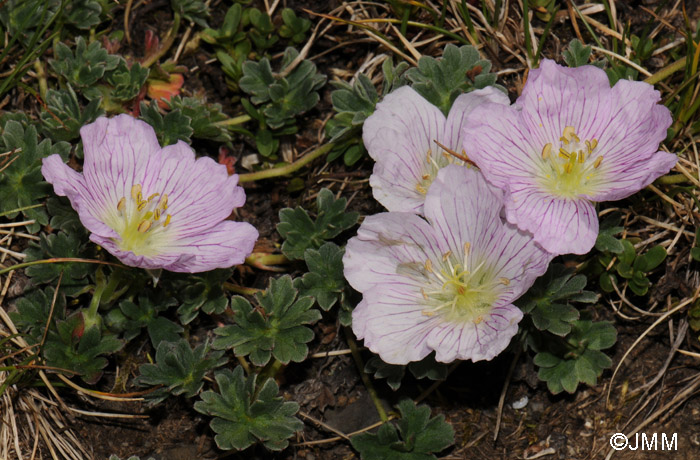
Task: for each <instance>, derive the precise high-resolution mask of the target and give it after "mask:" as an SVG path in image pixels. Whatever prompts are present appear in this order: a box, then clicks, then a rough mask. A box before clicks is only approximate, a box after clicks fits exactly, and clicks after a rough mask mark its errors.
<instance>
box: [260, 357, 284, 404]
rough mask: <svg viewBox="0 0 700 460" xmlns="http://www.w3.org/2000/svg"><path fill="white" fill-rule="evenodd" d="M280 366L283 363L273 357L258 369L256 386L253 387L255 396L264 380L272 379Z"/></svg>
mask: <svg viewBox="0 0 700 460" xmlns="http://www.w3.org/2000/svg"><path fill="white" fill-rule="evenodd" d="M282 366H284V364H282V363H281V362H280V361H279V360H278V359H273V360H272V361H270V362H269V363H267V366H265V367H264V368H263V369H262V370H261V371H260V373H259V374H258V378H257V382H256V387H257V388H256V389H255V398H257V397H258V393H259V392H260V390H261V389H262V387H263V385H265V382H267V379H270V378H272V379H274V378H275V375H277V372H279V370H280V369H282Z"/></svg>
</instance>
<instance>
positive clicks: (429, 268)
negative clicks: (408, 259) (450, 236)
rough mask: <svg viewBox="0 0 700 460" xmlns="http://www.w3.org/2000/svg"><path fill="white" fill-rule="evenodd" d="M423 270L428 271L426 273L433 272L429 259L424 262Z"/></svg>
mask: <svg viewBox="0 0 700 460" xmlns="http://www.w3.org/2000/svg"><path fill="white" fill-rule="evenodd" d="M425 270H426V271H428V272H432V271H433V263H432V262H431V261H430V259H427V260H426V261H425Z"/></svg>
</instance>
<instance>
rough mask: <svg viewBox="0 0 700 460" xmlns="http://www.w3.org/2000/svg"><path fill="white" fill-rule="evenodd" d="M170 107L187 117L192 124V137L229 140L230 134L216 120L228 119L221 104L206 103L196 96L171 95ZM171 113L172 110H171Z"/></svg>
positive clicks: (217, 140)
mask: <svg viewBox="0 0 700 460" xmlns="http://www.w3.org/2000/svg"><path fill="white" fill-rule="evenodd" d="M168 105H169V106H170V109H171V110H173V111H175V110H178V111H180V112H181V113H182V115H184V116H185V117H188V118H189V119H190V120H191V122H190V126H192V137H196V138H198V139H210V140H212V141H216V142H229V141H230V140H231V134H230V133H229V132H228V130H226V128H224V127H222V126H221V125H217V122H220V121H223V120H226V119H228V117H227V116H226V115H225V114H224V113H223V112H222V111H221V104H207V103H206V102H204V101H203V100H201V99H198V98H196V97H180V96H173V97H172V98H170V101H168ZM171 113H172V112H171Z"/></svg>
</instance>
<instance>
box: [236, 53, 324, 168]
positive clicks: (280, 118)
mask: <svg viewBox="0 0 700 460" xmlns="http://www.w3.org/2000/svg"><path fill="white" fill-rule="evenodd" d="M298 56H299V52H298V51H297V50H295V49H294V48H287V49H286V50H285V52H284V56H283V57H282V63H281V68H280V71H279V72H278V73H273V72H272V67H271V65H270V61H269V60H268V59H267V58H263V59H261V60H260V61H259V62H256V61H246V62H244V63H243V67H242V70H243V76H242V77H241V79H240V82H239V85H240V88H241V90H243V91H244V92H245V93H247V94H249V95H250V101H248V100H245V99H244V100H242V101H241V102H242V103H243V107H244V108H245V109H246V111H247V112H248V114H249V115H250V116H251V118H253V119H254V120H257V121H258V122H259V124H260V129H259V130H258V133H257V134H256V138H255V139H256V145H257V147H258V151H259V152H260V154H261V155H263V156H270V155H272V154H273V153H274V152H276V151H277V148H278V146H279V141H278V140H277V139H276V136H281V135H287V134H293V133H295V132H297V129H298V128H297V126H296V117H297V116H298V115H301V114H303V113H305V112H307V111H309V110H311V109H312V108H313V107H315V106H316V104H317V103H318V101H319V100H320V96H319V94H318V90H319V89H320V88H321V87H322V86H323V85H324V84H325V83H326V76H325V75H321V74H319V73H317V72H316V65H315V64H314V63H313V62H311V61H309V60H303V61H301V62H299V63H298V64H296V66H294V67H293V66H292V64H293V63H294V62H295V60H296V59H297V57H298Z"/></svg>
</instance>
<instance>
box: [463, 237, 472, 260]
mask: <svg viewBox="0 0 700 460" xmlns="http://www.w3.org/2000/svg"><path fill="white" fill-rule="evenodd" d="M471 247H472V245H471V243H470V242H469V241H467V242H466V243H464V257H467V256H468V255H469V250H470V249H471Z"/></svg>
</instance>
